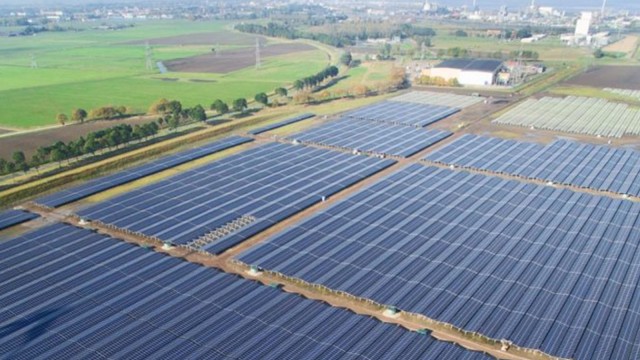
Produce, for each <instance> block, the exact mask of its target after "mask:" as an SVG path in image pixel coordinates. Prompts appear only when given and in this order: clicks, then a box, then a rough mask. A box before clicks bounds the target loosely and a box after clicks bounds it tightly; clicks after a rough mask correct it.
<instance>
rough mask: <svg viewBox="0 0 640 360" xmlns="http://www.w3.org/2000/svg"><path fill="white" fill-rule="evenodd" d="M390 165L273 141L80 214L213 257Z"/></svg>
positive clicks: (382, 161)
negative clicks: (204, 251) (204, 252)
mask: <svg viewBox="0 0 640 360" xmlns="http://www.w3.org/2000/svg"><path fill="white" fill-rule="evenodd" d="M394 163H395V161H393V160H388V159H387V160H384V159H378V158H372V157H365V156H353V155H351V154H345V153H340V152H335V151H330V150H324V149H316V148H310V147H304V146H294V145H289V144H280V143H271V144H266V145H262V146H259V147H256V148H253V149H251V150H248V151H244V152H242V153H239V154H235V155H232V156H230V157H228V158H225V159H223V160H220V161H216V162H213V163H211V164H207V165H204V166H202V167H199V168H196V169H192V170H188V171H185V172H183V173H181V174H179V175H177V176H174V177H171V178H169V179H166V180H164V181H160V182H158V183H155V184H152V185H149V186H146V187H144V188H140V189H136V190H133V191H131V192H129V193H126V194H123V195H121V196H119V197H116V198H114V199H111V200H107V201H105V202H102V203H100V204H97V205H95V206H93V207H90V208H88V209H86V210H83V211H81V212H79V215H80V216H82V217H85V218H88V219H97V220H100V221H102V222H104V223H107V224H112V225H114V226H117V227H119V228H123V229H128V230H130V231H134V232H138V233H142V234H145V235H147V236H152V237H156V238H158V239H160V240H162V241H165V242H170V243H174V244H180V245H189V246H195V247H197V248H201V249H204V250H206V251H209V252H212V253H216V254H217V253H220V252H222V251H224V250H226V249H228V248H230V247H233V246H234V245H236V244H238V243H240V242H242V241H244V240H246V239H247V238H249V237H250V236H252V235H254V234H256V233H258V232H260V231H262V230H264V229H266V228H268V227H270V226H272V225H274V224H275V223H277V222H279V221H281V220H283V219H285V218H287V217H289V216H291V215H293V214H295V213H297V212H299V211H301V210H303V209H305V208H307V207H309V206H311V205H313V204H315V203H318V202H320V201H322V198H323V197H329V196H331V195H333V194H335V193H336V192H338V191H340V190H342V189H344V188H346V187H348V186H350V185H352V184H354V183H356V182H358V181H360V180H362V179H364V178H366V177H368V176H370V175H372V174H374V173H376V172H378V171H380V170H382V169H384V168H386V167H388V166H390V165H392V164H394ZM196 240H197V241H198V243H195V241H196ZM201 242H204V244H203V243H201Z"/></svg>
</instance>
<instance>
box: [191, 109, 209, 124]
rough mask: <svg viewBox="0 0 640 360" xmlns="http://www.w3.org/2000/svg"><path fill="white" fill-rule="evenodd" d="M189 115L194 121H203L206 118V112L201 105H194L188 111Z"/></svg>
mask: <svg viewBox="0 0 640 360" xmlns="http://www.w3.org/2000/svg"><path fill="white" fill-rule="evenodd" d="M189 117H190V118H192V119H193V120H196V121H205V120H207V113H206V112H205V111H204V108H203V107H202V105H196V106H194V107H193V108H192V109H191V110H190V111H189Z"/></svg>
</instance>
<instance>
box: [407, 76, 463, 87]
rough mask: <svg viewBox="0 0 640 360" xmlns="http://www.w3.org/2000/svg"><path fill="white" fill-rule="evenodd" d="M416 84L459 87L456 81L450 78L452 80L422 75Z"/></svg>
mask: <svg viewBox="0 0 640 360" xmlns="http://www.w3.org/2000/svg"><path fill="white" fill-rule="evenodd" d="M416 82H417V83H418V84H420V85H434V86H452V87H457V86H460V83H459V82H458V79H456V78H452V79H449V80H446V79H445V78H443V77H440V76H426V75H424V76H420V77H419V78H417V79H416Z"/></svg>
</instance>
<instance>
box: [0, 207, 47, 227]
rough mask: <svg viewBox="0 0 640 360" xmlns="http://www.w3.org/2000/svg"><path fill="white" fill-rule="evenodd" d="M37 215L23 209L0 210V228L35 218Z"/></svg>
mask: <svg viewBox="0 0 640 360" xmlns="http://www.w3.org/2000/svg"><path fill="white" fill-rule="evenodd" d="M37 218H38V215H36V214H32V213H30V212H27V211H23V210H5V211H3V212H0V230H4V229H7V228H10V227H12V226H15V225H19V224H22V223H24V222H27V221H30V220H34V219H37Z"/></svg>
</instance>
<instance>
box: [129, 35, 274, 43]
mask: <svg viewBox="0 0 640 360" xmlns="http://www.w3.org/2000/svg"><path fill="white" fill-rule="evenodd" d="M256 38H259V39H260V43H265V42H266V39H265V38H264V37H263V36H259V35H247V34H242V33H238V32H210V33H200V34H188V35H179V36H169V37H163V38H156V39H148V40H136V41H128V42H125V43H124V44H126V45H144V44H146V43H147V42H149V45H152V46H154V45H169V46H170V45H184V46H186V45H211V46H216V45H235V46H243V45H246V46H253V45H255V43H256Z"/></svg>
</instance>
